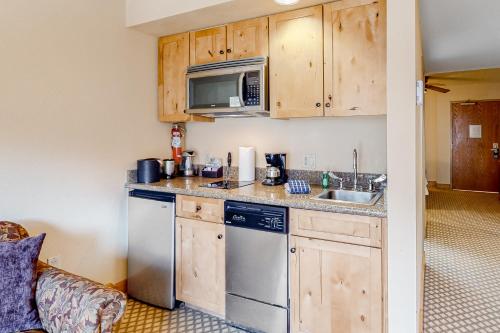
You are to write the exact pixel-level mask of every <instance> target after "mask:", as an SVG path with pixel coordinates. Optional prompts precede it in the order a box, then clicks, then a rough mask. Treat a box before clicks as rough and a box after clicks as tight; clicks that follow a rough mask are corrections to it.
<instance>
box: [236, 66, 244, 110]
mask: <svg viewBox="0 0 500 333" xmlns="http://www.w3.org/2000/svg"><path fill="white" fill-rule="evenodd" d="M244 78H245V73H241V74H240V77H239V78H238V97H239V98H240V105H241V106H242V107H243V106H245V101H244V100H243V79H244Z"/></svg>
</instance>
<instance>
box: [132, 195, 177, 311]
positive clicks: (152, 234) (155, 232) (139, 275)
mask: <svg viewBox="0 0 500 333" xmlns="http://www.w3.org/2000/svg"><path fill="white" fill-rule="evenodd" d="M127 291H128V294H129V296H130V297H132V298H135V299H137V300H139V301H142V302H145V303H148V304H152V305H156V306H159V307H162V308H167V309H173V308H174V307H175V195H173V194H169V193H159V192H151V191H142V190H133V191H131V192H130V194H129V200H128V286H127Z"/></svg>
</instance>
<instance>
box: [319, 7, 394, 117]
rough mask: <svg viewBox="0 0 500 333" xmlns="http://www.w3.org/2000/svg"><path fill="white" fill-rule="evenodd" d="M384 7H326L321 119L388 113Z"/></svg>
mask: <svg viewBox="0 0 500 333" xmlns="http://www.w3.org/2000/svg"><path fill="white" fill-rule="evenodd" d="M385 4H386V2H385V0H355V1H352V0H351V1H348V0H342V1H337V2H333V3H329V4H326V5H324V9H323V10H324V35H325V40H324V49H325V51H324V52H325V80H324V84H325V92H324V96H325V101H324V103H325V116H356V115H378V114H386V5H385Z"/></svg>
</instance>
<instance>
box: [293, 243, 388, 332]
mask: <svg viewBox="0 0 500 333" xmlns="http://www.w3.org/2000/svg"><path fill="white" fill-rule="evenodd" d="M291 246H292V252H294V253H292V254H291V258H290V265H291V267H290V269H291V283H292V286H291V295H292V309H291V311H292V332H294V333H324V332H329V333H381V332H382V277H381V273H382V272H381V270H382V259H381V250H380V249H375V248H371V247H365V246H359V245H350V244H344V243H337V242H330V241H322V240H316V239H310V238H304V237H296V236H292V237H291ZM294 250H295V251H294Z"/></svg>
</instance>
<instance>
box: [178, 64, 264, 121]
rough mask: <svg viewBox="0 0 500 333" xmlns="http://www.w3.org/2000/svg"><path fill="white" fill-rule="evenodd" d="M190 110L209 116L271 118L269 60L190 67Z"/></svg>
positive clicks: (187, 99) (187, 109) (188, 91)
mask: <svg viewBox="0 0 500 333" xmlns="http://www.w3.org/2000/svg"><path fill="white" fill-rule="evenodd" d="M186 79H187V80H186V81H187V82H186V83H187V87H186V89H187V94H186V96H187V98H186V104H187V105H186V113H188V114H197V115H203V116H207V117H268V116H269V107H268V93H267V92H268V91H267V82H268V78H267V59H266V58H263V57H258V58H248V59H240V60H234V61H224V62H217V63H212V64H205V65H196V66H190V67H189V68H188V70H187V76H186Z"/></svg>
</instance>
